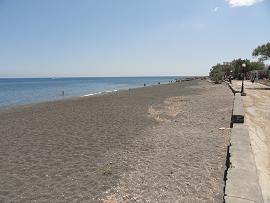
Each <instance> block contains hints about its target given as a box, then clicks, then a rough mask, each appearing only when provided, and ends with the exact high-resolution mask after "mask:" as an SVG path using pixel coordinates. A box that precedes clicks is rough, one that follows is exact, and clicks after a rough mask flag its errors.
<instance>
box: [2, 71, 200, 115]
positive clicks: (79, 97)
mask: <svg viewBox="0 0 270 203" xmlns="http://www.w3.org/2000/svg"><path fill="white" fill-rule="evenodd" d="M201 78H204V76H201V77H199V76H198V77H194V78H191V77H189V78H188V79H187V80H186V79H185V78H184V79H183V80H178V82H173V83H161V84H151V85H147V86H141V87H130V88H123V89H113V90H105V91H101V92H94V93H89V94H85V95H81V96H71V97H66V98H65V96H63V98H60V99H55V100H48V101H40V102H33V103H28V104H18V105H11V106H0V112H1V111H2V110H9V109H13V108H20V107H22V108H23V107H30V106H31V105H39V104H46V103H53V102H62V101H68V100H77V99H81V98H87V97H93V96H103V95H107V94H114V93H117V92H122V91H129V90H136V89H140V88H147V87H155V86H162V85H169V84H174V83H182V82H188V81H194V80H198V81H200V80H202V79H201Z"/></svg>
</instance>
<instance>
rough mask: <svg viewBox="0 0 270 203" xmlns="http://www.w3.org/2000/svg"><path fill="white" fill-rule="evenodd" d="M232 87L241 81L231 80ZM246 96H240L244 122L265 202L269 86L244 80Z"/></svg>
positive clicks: (269, 181) (268, 196) (269, 195)
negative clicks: (242, 104) (242, 103)
mask: <svg viewBox="0 0 270 203" xmlns="http://www.w3.org/2000/svg"><path fill="white" fill-rule="evenodd" d="M232 87H233V88H234V89H236V90H240V89H241V81H233V84H232ZM244 87H245V92H246V93H247V96H245V97H242V98H243V102H244V110H245V123H244V126H246V127H247V129H248V131H249V136H250V142H251V148H252V151H253V154H254V159H255V163H256V168H257V174H258V178H259V184H260V187H261V190H262V195H263V199H264V202H265V203H269V202H270V87H267V86H265V85H262V84H259V83H254V84H252V83H251V82H250V81H245V82H244Z"/></svg>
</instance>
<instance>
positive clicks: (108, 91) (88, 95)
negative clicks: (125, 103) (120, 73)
mask: <svg viewBox="0 0 270 203" xmlns="http://www.w3.org/2000/svg"><path fill="white" fill-rule="evenodd" d="M112 92H118V90H107V91H104V92H96V93H91V94H86V95H83V96H82V97H90V96H94V95H98V94H104V93H112Z"/></svg>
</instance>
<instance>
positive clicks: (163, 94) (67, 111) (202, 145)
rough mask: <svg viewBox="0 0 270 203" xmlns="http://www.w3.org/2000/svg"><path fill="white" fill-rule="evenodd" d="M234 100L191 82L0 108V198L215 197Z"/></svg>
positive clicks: (220, 88)
mask: <svg viewBox="0 0 270 203" xmlns="http://www.w3.org/2000/svg"><path fill="white" fill-rule="evenodd" d="M232 102H233V95H232V93H231V91H230V90H229V89H228V88H227V87H226V86H225V85H214V84H211V83H208V82H207V81H201V80H196V81H189V82H183V83H174V84H168V85H159V86H152V87H145V88H138V89H132V90H130V91H120V92H115V93H111V94H105V95H98V96H91V97H85V98H79V99H71V100H65V101H57V102H48V103H41V104H33V105H26V106H20V107H15V108H10V109H2V110H0V163H1V164H0V202H27V203H28V202H108V203H109V202H113V203H114V202H177V201H178V202H223V187H224V181H223V176H224V170H225V161H226V150H227V145H228V141H229V133H230V131H229V130H228V129H226V128H227V127H229V125H230V116H231V109H232ZM222 127H225V130H224V129H223V130H220V128H222Z"/></svg>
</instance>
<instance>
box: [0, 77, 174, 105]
mask: <svg viewBox="0 0 270 203" xmlns="http://www.w3.org/2000/svg"><path fill="white" fill-rule="evenodd" d="M175 78H179V77H177V76H172V77H88V78H86V77H85V78H12V79H10V78H2V79H0V107H6V106H15V105H21V104H30V103H36V102H43V101H53V100H59V99H65V98H70V97H77V96H85V95H88V96H90V95H92V94H96V93H101V92H106V91H108V92H109V91H116V90H122V89H128V88H135V87H142V86H143V84H144V83H146V84H147V85H153V84H157V83H158V82H160V83H161V84H164V83H168V82H169V81H171V80H174V79H175ZM63 91H64V96H63V95H62V92H63Z"/></svg>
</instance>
